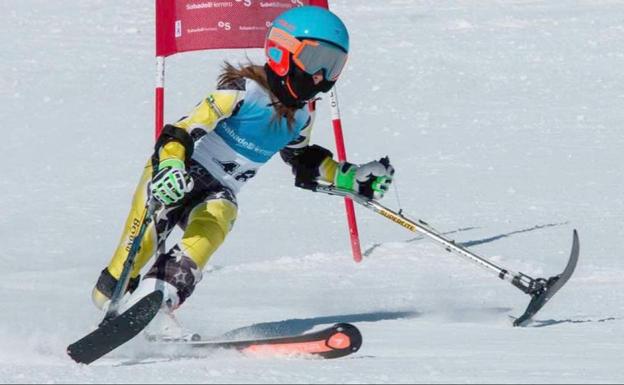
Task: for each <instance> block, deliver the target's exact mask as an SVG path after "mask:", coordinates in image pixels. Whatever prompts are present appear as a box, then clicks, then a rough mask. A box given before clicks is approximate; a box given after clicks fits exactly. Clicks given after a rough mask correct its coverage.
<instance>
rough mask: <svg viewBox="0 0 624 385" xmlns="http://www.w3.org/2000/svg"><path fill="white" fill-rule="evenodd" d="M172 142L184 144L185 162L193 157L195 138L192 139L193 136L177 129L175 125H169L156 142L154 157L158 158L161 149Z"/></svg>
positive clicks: (164, 128)
mask: <svg viewBox="0 0 624 385" xmlns="http://www.w3.org/2000/svg"><path fill="white" fill-rule="evenodd" d="M172 140H177V141H179V142H180V143H182V145H183V146H184V155H185V158H186V159H185V160H186V161H187V162H188V161H189V159H191V155H193V150H194V149H195V144H194V142H193V138H191V135H189V133H188V132H186V130H184V129H182V128H180V127H176V126H174V125H173V124H167V125H165V127H163V130H162V132H161V133H160V136H159V137H158V140H157V141H156V145H155V146H154V156H155V157H158V152H159V151H160V149H161V148H162V147H163V146H164V145H165V144H167V143H168V142H170V141H172Z"/></svg>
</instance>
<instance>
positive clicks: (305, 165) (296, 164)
mask: <svg viewBox="0 0 624 385" xmlns="http://www.w3.org/2000/svg"><path fill="white" fill-rule="evenodd" d="M332 157H333V154H332V153H331V151H329V150H328V149H326V148H323V147H321V146H318V145H313V146H308V147H304V148H302V149H298V150H296V151H295V152H290V153H288V152H286V153H285V152H284V150H283V151H282V158H283V159H284V160H285V161H286V162H287V163H289V164H290V165H291V166H292V171H293V174H295V186H297V187H301V188H304V189H309V190H314V189H315V188H316V186H317V179H318V177H319V176H320V171H319V169H320V167H321V164H322V163H323V161H324V160H325V159H327V158H332Z"/></svg>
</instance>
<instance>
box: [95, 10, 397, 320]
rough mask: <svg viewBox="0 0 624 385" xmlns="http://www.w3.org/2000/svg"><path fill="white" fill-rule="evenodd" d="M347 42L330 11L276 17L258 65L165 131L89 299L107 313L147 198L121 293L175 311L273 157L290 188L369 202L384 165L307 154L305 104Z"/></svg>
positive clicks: (380, 191)
mask: <svg viewBox="0 0 624 385" xmlns="http://www.w3.org/2000/svg"><path fill="white" fill-rule="evenodd" d="M348 51H349V36H348V33H347V29H346V27H345V25H344V24H343V23H342V21H341V20H340V19H339V18H338V17H337V16H336V15H334V14H333V13H331V12H330V11H328V10H326V9H323V8H319V7H313V6H305V7H299V8H293V9H291V10H288V11H286V12H284V13H283V14H281V15H280V16H279V17H278V18H277V19H275V21H274V22H273V25H272V27H271V28H270V29H269V32H268V35H267V39H266V43H265V53H266V59H267V60H266V64H265V65H264V66H255V65H249V66H244V67H238V68H235V67H233V66H231V65H229V64H226V65H225V67H224V71H223V73H222V74H221V75H220V77H219V80H218V87H217V90H216V91H214V92H212V93H210V94H209V95H208V96H207V97H206V98H205V99H204V100H202V101H201V103H199V104H198V105H197V106H196V107H195V109H194V110H193V111H192V112H191V113H190V114H189V115H188V116H185V117H183V118H182V119H180V120H179V121H177V122H176V123H174V124H168V125H166V126H165V127H164V128H163V130H162V134H161V135H160V137H159V139H158V140H157V143H156V146H155V152H154V154H153V156H152V159H151V160H150V161H149V162H148V164H147V165H146V167H145V170H144V172H143V175H142V177H141V180H140V183H139V185H138V186H137V189H136V192H135V194H134V199H133V202H132V208H131V210H130V213H129V215H128V218H127V221H126V225H125V229H124V231H123V234H122V237H121V241H120V243H119V245H118V247H117V249H116V250H115V252H114V254H113V257H112V259H111V261H110V263H109V264H108V266H107V267H106V268H105V269H104V270H103V271H102V273H101V275H100V277H99V279H98V281H97V284H96V285H95V288H94V289H93V293H92V298H93V301H94V303H95V304H96V306H98V307H99V308H101V309H103V308H105V307H106V306H107V303H108V302H109V300H110V298H111V297H112V294H113V291H114V290H115V286H116V284H117V281H118V279H119V277H120V275H121V272H122V269H123V265H124V262H125V261H126V259H127V257H128V252H129V250H130V246H131V244H132V241H133V239H134V238H135V237H136V235H137V231H138V228H139V227H140V225H141V221H142V218H143V214H144V212H145V207H146V202H147V201H148V199H150V198H151V199H156V200H157V201H159V202H160V203H161V204H162V207H163V208H162V210H161V211H160V212H159V213H158V215H157V217H156V218H155V221H154V222H153V224H151V225H150V227H149V228H148V230H147V232H146V233H145V236H144V237H143V238H142V240H141V247H140V249H139V251H138V253H137V255H136V259H135V263H134V266H133V269H132V272H131V279H130V283H129V285H128V290H129V291H130V292H134V291H135V290H137V288H139V291H138V292H137V293H135V294H136V295H139V294H140V293H141V295H143V294H142V293H145V294H149V293H150V292H152V291H154V290H161V291H162V292H163V294H164V300H163V301H164V306H166V307H167V308H168V309H171V310H173V309H176V308H177V307H179V306H180V305H181V304H182V303H183V302H184V301H185V300H186V299H188V297H189V296H190V295H191V294H192V293H193V290H194V289H195V286H196V285H197V283H198V282H199V281H200V280H201V278H202V269H203V268H204V266H205V265H206V263H207V262H208V260H209V259H210V257H211V255H212V254H213V253H214V252H215V250H217V248H218V247H219V246H220V245H221V244H222V243H223V241H224V239H225V237H226V236H227V234H228V233H229V232H230V230H231V229H232V226H233V224H234V221H235V219H236V214H237V203H236V194H237V193H238V191H239V190H240V189H241V187H242V186H243V185H244V184H245V182H247V181H248V180H249V179H250V178H252V177H254V175H256V172H257V170H258V169H259V168H260V167H261V166H262V165H263V164H264V163H266V162H267V161H268V160H269V159H270V158H271V157H272V156H273V155H275V154H276V153H278V152H279V153H280V155H281V157H282V158H283V159H284V161H285V162H286V163H288V164H289V165H290V166H291V167H292V170H293V173H294V175H295V179H296V185H297V186H299V187H303V188H313V186H315V185H316V184H317V183H319V182H321V183H329V184H334V185H335V186H337V187H339V188H343V189H349V190H352V191H355V192H357V193H359V194H362V195H365V196H367V197H370V198H374V199H379V198H381V197H382V196H383V195H384V193H385V191H386V190H387V189H388V187H389V185H390V183H391V181H392V174H393V173H394V170H393V168H392V166H391V165H390V162H389V161H388V159H387V158H383V159H381V160H380V161H373V162H370V163H366V164H364V165H359V166H358V165H354V164H350V163H347V162H342V163H338V162H336V161H334V160H333V159H332V153H331V152H330V151H328V150H327V149H325V148H322V147H320V146H317V145H310V144H309V141H310V133H311V130H312V122H313V120H314V119H313V114H314V111H313V107H312V105H313V100H314V98H315V96H316V95H317V94H318V93H319V92H328V91H329V90H330V89H331V88H332V87H333V85H334V83H335V82H336V81H337V80H338V77H339V75H340V73H341V71H342V69H343V68H344V66H345V63H346V61H347V54H348ZM176 225H178V226H180V227H181V228H182V229H183V230H184V233H183V235H182V238H181V240H180V241H179V242H178V243H177V244H176V245H175V246H173V247H172V248H171V249H170V250H168V251H166V252H164V253H160V254H159V255H157V257H156V260H155V262H154V264H153V266H152V267H151V268H150V269H149V270H148V271H147V273H146V274H145V276H144V278H143V279H142V280H141V279H140V275H139V274H140V272H141V269H142V267H143V266H145V264H146V263H147V262H148V261H149V259H150V258H151V257H152V256H153V255H154V254H155V253H156V250H157V249H158V246H159V245H163V244H164V242H165V239H166V238H167V237H168V236H169V234H170V233H171V231H172V229H173V228H174V227H175V226H176Z"/></svg>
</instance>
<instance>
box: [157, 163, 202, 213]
mask: <svg viewBox="0 0 624 385" xmlns="http://www.w3.org/2000/svg"><path fill="white" fill-rule="evenodd" d="M192 189H193V178H191V176H190V175H189V174H188V173H187V172H186V168H185V166H184V162H183V161H181V160H180V159H176V158H170V159H165V160H163V161H162V162H160V164H159V165H158V172H157V173H156V175H155V176H154V178H152V184H151V192H152V196H153V197H154V198H156V199H157V200H158V201H159V202H160V203H162V204H163V205H165V206H169V205H172V204H175V203H177V202H179V201H180V200H182V198H184V195H186V193H188V192H190V191H191V190H192Z"/></svg>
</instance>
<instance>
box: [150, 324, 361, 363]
mask: <svg viewBox="0 0 624 385" xmlns="http://www.w3.org/2000/svg"><path fill="white" fill-rule="evenodd" d="M157 342H158V343H166V344H178V345H184V346H191V347H193V348H196V349H208V350H219V349H226V350H237V351H240V352H242V353H246V354H250V355H260V356H265V355H269V356H271V355H312V356H318V357H323V358H339V357H344V356H347V355H349V354H352V353H355V352H357V351H358V350H359V349H360V347H361V346H362V334H361V333H360V331H359V330H358V328H357V327H355V326H354V325H351V324H348V323H339V324H335V325H333V326H331V327H329V328H326V329H323V330H320V331H317V332H312V333H306V334H299V335H294V336H288V337H276V338H264V339H256V340H243V341H213V340H199V341H198V340H192V339H191V340H168V341H162V340H160V341H157Z"/></svg>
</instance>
